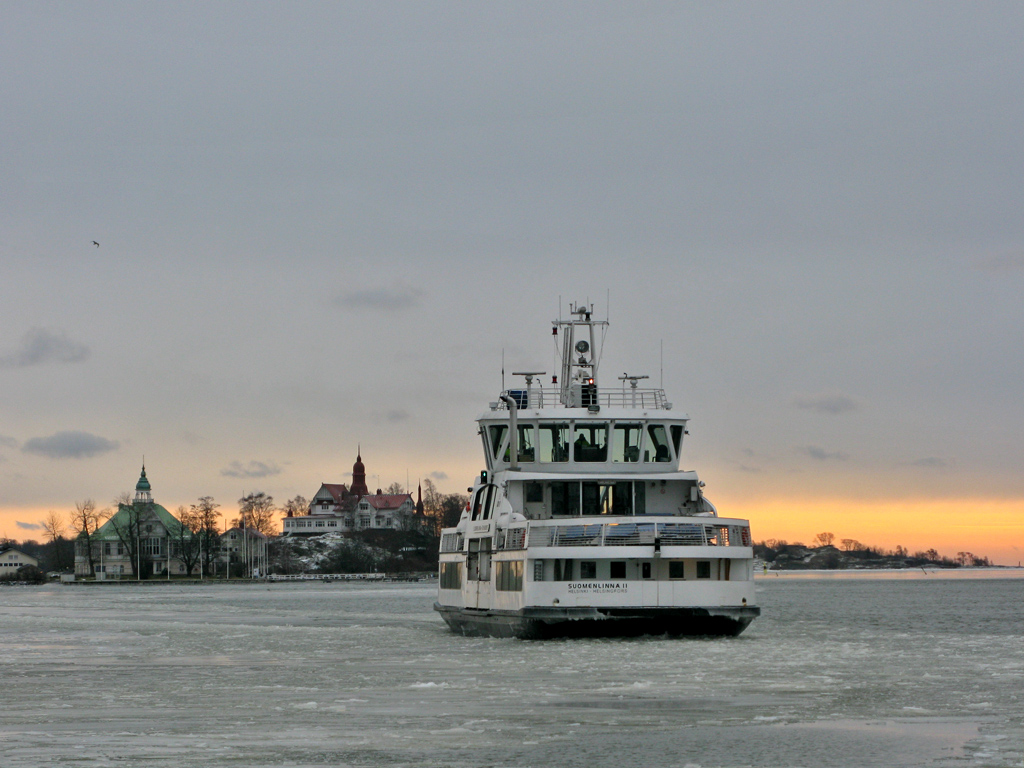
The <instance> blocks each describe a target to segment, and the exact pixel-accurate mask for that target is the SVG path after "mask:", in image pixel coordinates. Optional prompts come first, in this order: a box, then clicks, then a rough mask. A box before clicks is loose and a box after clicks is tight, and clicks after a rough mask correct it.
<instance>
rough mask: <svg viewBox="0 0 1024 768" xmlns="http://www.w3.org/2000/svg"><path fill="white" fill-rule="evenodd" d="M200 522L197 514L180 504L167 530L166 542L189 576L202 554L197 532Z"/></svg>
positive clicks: (200, 538)
mask: <svg viewBox="0 0 1024 768" xmlns="http://www.w3.org/2000/svg"><path fill="white" fill-rule="evenodd" d="M201 522H202V521H201V520H200V516H199V515H198V514H193V513H192V511H191V510H190V509H189V508H188V507H186V506H184V505H182V506H179V507H178V519H177V520H176V521H175V522H174V523H173V524H172V526H171V530H169V531H167V537H168V539H169V541H168V544H169V545H170V546H171V547H172V549H173V551H174V553H175V554H176V555H177V556H178V559H179V560H181V564H182V565H184V566H185V573H186V574H188V575H190V576H191V575H192V571H193V570H194V569H195V567H196V565H198V563H199V558H200V557H201V556H202V545H201V542H202V537H201V535H200V534H199V533H197V531H198V530H199V525H200V524H201Z"/></svg>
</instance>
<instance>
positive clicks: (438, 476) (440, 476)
mask: <svg viewBox="0 0 1024 768" xmlns="http://www.w3.org/2000/svg"><path fill="white" fill-rule="evenodd" d="M427 477H430V478H432V479H434V480H447V479H448V473H447V472H431V473H430V474H429V475H427Z"/></svg>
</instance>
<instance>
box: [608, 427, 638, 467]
mask: <svg viewBox="0 0 1024 768" xmlns="http://www.w3.org/2000/svg"><path fill="white" fill-rule="evenodd" d="M643 434H644V431H643V427H642V426H641V425H639V424H616V425H615V434H614V437H615V440H614V442H613V444H612V461H614V462H626V461H630V462H631V461H640V438H641V437H643Z"/></svg>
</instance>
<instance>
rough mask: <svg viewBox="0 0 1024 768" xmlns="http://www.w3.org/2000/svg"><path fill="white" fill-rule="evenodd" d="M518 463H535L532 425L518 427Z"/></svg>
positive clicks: (535, 453) (535, 454)
mask: <svg viewBox="0 0 1024 768" xmlns="http://www.w3.org/2000/svg"><path fill="white" fill-rule="evenodd" d="M518 453H519V461H527V462H530V461H535V460H536V456H537V451H536V449H535V446H534V437H533V424H520V425H519V446H518Z"/></svg>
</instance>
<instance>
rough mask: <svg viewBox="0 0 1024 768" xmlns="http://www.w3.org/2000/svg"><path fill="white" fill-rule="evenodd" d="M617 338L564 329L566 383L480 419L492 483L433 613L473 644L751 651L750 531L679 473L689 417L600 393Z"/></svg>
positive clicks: (473, 510)
mask: <svg viewBox="0 0 1024 768" xmlns="http://www.w3.org/2000/svg"><path fill="white" fill-rule="evenodd" d="M607 328H608V323H607V321H604V320H595V319H594V318H593V308H592V307H591V306H586V305H582V306H581V305H572V306H570V312H569V318H568V319H562V318H559V319H558V320H555V321H554V322H553V323H552V333H553V335H554V336H555V339H556V345H557V347H558V349H559V350H560V358H561V362H560V366H559V372H558V373H556V374H554V375H553V376H552V382H551V385H550V386H544V385H543V383H542V382H543V380H542V378H541V377H543V376H546V373H545V372H541V371H525V372H518V373H514V374H513V375H514V376H522V377H523V381H524V384H523V386H521V387H520V388H514V389H507V390H505V391H503V392H502V393H501V395H500V396H499V399H498V400H497V401H495V402H492V403H491V404H490V409H489V410H488V411H487V412H486V413H484V414H483V415H482V416H481V417H479V418H478V419H477V422H478V424H479V435H480V438H481V441H482V447H483V451H484V459H485V465H486V469H485V470H484V471H482V472H481V473H480V475H479V476H478V477H477V478H476V482H475V483H474V486H473V488H472V489H471V496H470V501H469V504H468V507H467V509H466V510H465V511H464V513H463V515H462V518H461V520H460V521H459V524H458V525H457V526H455V527H454V528H448V529H445V530H444V531H443V533H442V537H441V554H440V574H439V575H440V581H439V588H438V600H437V602H436V603H435V606H434V607H435V609H436V610H438V611H439V612H440V613H441V615H442V616H443V618H444V620H445V621H446V622H447V623H448V625H449V626H450V627H451V628H452V629H453V630H454V631H457V632H461V633H463V634H473V635H476V634H482V635H494V636H512V637H523V638H541V637H554V636H566V635H568V636H582V635H611V636H616V635H638V634H664V633H668V634H675V635H682V634H685V635H738V634H739V633H740V632H742V631H743V629H745V628H746V626H747V625H748V624H749V623H750V622H751V621H752V620H753V619H754V618H755V617H756V616H758V615H759V613H760V609H759V608H757V607H756V606H754V605H753V603H754V586H753V549H752V546H751V538H750V527H749V524H748V522H747V521H746V520H740V519H731V518H723V517H719V516H718V513H717V510H716V509H715V507H714V505H713V504H711V502H710V501H709V500H708V499H707V498H705V496H704V493H703V486H704V484H703V483H702V482H701V481H700V480H699V479H698V477H697V474H696V472H693V471H687V470H680V469H679V463H680V453H681V450H682V445H683V440H684V437H685V436H686V434H687V429H686V425H687V421H688V417H687V416H686V415H685V414H683V413H679V412H677V411H674V410H673V407H672V403H670V402H668V401H667V399H666V397H665V393H664V391H663V390H661V389H650V388H643V387H641V386H640V384H641V382H644V381H645V380H646V379H647V376H642V375H630V374H624V375H623V376H620V377H618V380H619V382H620V385H619V386H618V387H609V388H604V387H601V386H600V385H599V382H598V368H599V365H600V358H601V351H602V348H603V340H604V335H605V332H606V331H607Z"/></svg>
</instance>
